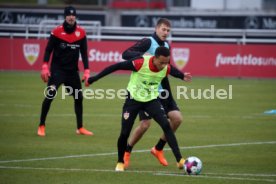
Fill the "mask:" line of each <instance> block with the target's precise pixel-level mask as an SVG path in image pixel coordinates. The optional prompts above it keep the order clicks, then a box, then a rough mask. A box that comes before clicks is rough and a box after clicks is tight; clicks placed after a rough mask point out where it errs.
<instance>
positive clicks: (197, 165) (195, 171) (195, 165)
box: [184, 156, 202, 175]
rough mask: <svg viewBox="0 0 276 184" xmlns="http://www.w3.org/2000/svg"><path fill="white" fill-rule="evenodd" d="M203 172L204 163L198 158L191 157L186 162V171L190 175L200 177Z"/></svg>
mask: <svg viewBox="0 0 276 184" xmlns="http://www.w3.org/2000/svg"><path fill="white" fill-rule="evenodd" d="M201 170H202V162H201V160H200V159H199V158H198V157H195V156H191V157H188V158H187V159H186V160H185V163H184V171H185V172H186V173H187V174H188V175H199V174H200V173H201Z"/></svg>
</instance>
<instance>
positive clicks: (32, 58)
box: [23, 43, 40, 65]
mask: <svg viewBox="0 0 276 184" xmlns="http://www.w3.org/2000/svg"><path fill="white" fill-rule="evenodd" d="M39 50H40V47H39V44H29V43H25V44H23V53H24V57H25V59H26V60H27V62H28V63H29V64H30V65H33V64H34V63H35V62H36V60H37V58H38V55H39Z"/></svg>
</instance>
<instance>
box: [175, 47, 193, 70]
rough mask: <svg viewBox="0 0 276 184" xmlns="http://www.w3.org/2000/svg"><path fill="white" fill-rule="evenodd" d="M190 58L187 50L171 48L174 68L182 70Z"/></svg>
mask: <svg viewBox="0 0 276 184" xmlns="http://www.w3.org/2000/svg"><path fill="white" fill-rule="evenodd" d="M189 57H190V49H189V48H173V49H172V58H173V61H174V64H175V66H176V67H177V68H178V69H179V70H182V69H183V68H184V67H185V66H186V65H187V63H188V61H189Z"/></svg>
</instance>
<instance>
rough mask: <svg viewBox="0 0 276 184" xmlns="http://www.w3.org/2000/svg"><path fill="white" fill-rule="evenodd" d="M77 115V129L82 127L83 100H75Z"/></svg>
mask: <svg viewBox="0 0 276 184" xmlns="http://www.w3.org/2000/svg"><path fill="white" fill-rule="evenodd" d="M74 106H75V113H76V118H77V128H78V129H79V128H81V127H82V98H81V99H75V104H74Z"/></svg>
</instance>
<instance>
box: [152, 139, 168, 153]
mask: <svg viewBox="0 0 276 184" xmlns="http://www.w3.org/2000/svg"><path fill="white" fill-rule="evenodd" d="M166 143H167V142H166V141H164V140H162V139H159V141H158V143H157V144H156V145H155V148H156V149H157V150H158V151H161V150H163V149H164V147H165V145H166Z"/></svg>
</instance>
